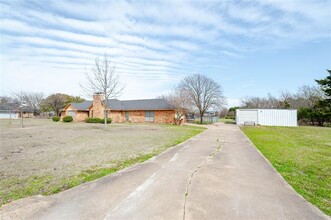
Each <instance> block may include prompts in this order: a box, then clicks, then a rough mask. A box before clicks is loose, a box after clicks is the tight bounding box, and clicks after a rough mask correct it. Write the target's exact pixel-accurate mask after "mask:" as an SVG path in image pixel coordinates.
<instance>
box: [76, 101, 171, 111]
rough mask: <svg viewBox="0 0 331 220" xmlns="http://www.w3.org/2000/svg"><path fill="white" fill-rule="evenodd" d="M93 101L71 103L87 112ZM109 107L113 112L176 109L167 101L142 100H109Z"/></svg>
mask: <svg viewBox="0 0 331 220" xmlns="http://www.w3.org/2000/svg"><path fill="white" fill-rule="evenodd" d="M92 103H93V102H92V101H84V102H81V103H71V105H72V107H73V108H75V109H77V110H87V109H88V107H90V106H91V105H92ZM108 107H109V108H110V109H111V110H117V111H130V110H147V111H151V110H173V109H175V108H174V107H173V106H172V105H170V104H169V103H168V102H167V101H166V100H165V99H142V100H125V101H121V100H118V99H109V100H108Z"/></svg>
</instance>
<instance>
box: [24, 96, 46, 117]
mask: <svg viewBox="0 0 331 220" xmlns="http://www.w3.org/2000/svg"><path fill="white" fill-rule="evenodd" d="M23 96H24V97H23V98H24V100H25V102H26V104H27V105H28V106H29V107H30V108H31V109H32V110H33V113H34V114H35V115H38V114H40V109H41V102H42V100H43V98H44V94H43V93H42V92H25V93H23Z"/></svg>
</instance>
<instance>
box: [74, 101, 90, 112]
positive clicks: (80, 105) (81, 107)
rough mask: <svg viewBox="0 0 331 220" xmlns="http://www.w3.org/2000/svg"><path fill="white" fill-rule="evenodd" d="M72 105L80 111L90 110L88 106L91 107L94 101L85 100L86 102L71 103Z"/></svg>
mask: <svg viewBox="0 0 331 220" xmlns="http://www.w3.org/2000/svg"><path fill="white" fill-rule="evenodd" d="M70 104H71V106H72V107H73V108H75V109H77V110H80V111H87V110H88V107H90V106H91V105H92V101H84V102H80V103H77V102H76V103H75V102H73V103H70Z"/></svg>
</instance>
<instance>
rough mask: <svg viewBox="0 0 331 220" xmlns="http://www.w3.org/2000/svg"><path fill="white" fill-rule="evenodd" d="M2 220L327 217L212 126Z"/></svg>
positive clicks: (233, 136)
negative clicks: (143, 160) (133, 163)
mask: <svg viewBox="0 0 331 220" xmlns="http://www.w3.org/2000/svg"><path fill="white" fill-rule="evenodd" d="M0 216H1V217H2V219H329V218H328V216H326V215H324V214H323V213H322V212H321V211H320V210H319V209H317V208H316V207H315V206H313V205H311V204H310V203H309V202H307V201H306V200H304V199H303V198H302V197H301V196H299V195H298V194H297V193H296V192H295V191H294V190H293V189H292V188H291V187H290V186H289V185H288V184H287V183H286V182H285V181H284V180H283V178H282V177H281V176H280V175H279V174H278V173H277V172H276V171H275V169H274V168H273V167H272V166H271V165H270V164H269V162H267V161H266V160H265V158H264V157H263V156H261V154H260V153H259V152H258V151H257V150H256V149H255V147H254V146H253V145H252V144H251V142H250V141H249V140H248V139H247V138H246V136H245V135H244V134H243V133H242V132H241V131H240V129H239V128H238V127H237V126H235V125H226V124H216V125H212V126H209V129H208V130H206V131H205V132H203V133H202V134H200V135H198V136H196V137H194V138H192V139H191V140H189V141H188V142H186V143H184V144H182V145H179V146H177V147H175V148H172V149H170V150H168V151H166V152H165V153H163V154H161V155H159V156H157V157H155V158H152V159H150V160H148V161H146V162H145V163H142V164H139V165H136V166H133V167H131V168H128V169H126V170H123V171H120V172H118V173H115V174H113V175H109V176H106V177H104V178H101V179H99V180H96V181H93V182H89V183H85V184H83V185H80V186H78V187H75V188H73V189H70V190H67V191H64V192H61V193H58V194H56V195H52V196H48V197H42V196H37V197H31V198H27V199H23V200H20V201H16V202H12V203H10V204H8V205H5V206H3V207H2V208H1V215H0Z"/></svg>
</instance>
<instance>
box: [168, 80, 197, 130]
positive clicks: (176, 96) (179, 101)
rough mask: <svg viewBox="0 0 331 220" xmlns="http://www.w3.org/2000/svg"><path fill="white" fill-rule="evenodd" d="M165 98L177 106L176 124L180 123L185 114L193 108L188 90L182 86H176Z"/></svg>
mask: <svg viewBox="0 0 331 220" xmlns="http://www.w3.org/2000/svg"><path fill="white" fill-rule="evenodd" d="M163 98H165V99H166V100H167V101H168V103H169V104H170V105H172V106H174V107H175V113H176V114H175V124H176V125H180V124H181V122H182V120H183V118H184V116H185V114H186V113H187V112H188V111H189V110H190V109H191V108H192V103H191V100H190V99H189V95H188V92H187V91H186V90H185V89H183V88H181V87H180V86H176V87H175V88H174V89H173V90H172V92H171V93H170V94H169V95H167V96H164V97H163Z"/></svg>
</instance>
